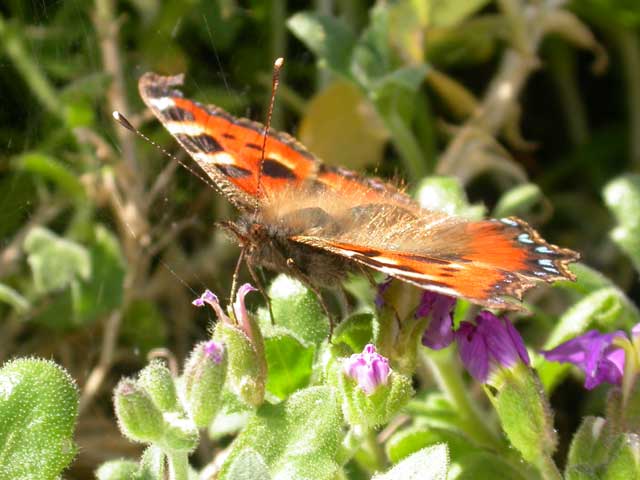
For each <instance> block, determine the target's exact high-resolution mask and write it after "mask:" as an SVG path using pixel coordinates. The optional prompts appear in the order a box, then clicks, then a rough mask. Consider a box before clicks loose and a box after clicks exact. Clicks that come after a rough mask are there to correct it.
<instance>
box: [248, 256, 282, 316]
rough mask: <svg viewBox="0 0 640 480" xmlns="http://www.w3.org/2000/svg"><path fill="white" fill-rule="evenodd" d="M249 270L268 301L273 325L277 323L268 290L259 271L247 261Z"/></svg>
mask: <svg viewBox="0 0 640 480" xmlns="http://www.w3.org/2000/svg"><path fill="white" fill-rule="evenodd" d="M247 270H249V275H251V279H252V280H253V283H255V284H256V288H257V289H258V290H260V293H261V294H262V297H263V298H264V300H265V302H267V308H268V309H269V317H270V318H271V325H273V324H274V323H275V317H274V316H273V309H272V308H271V299H270V298H269V295H267V290H266V289H265V287H264V283H263V282H262V280H261V279H260V277H259V276H258V273H257V272H256V271H255V270H254V269H253V267H252V266H251V264H249V263H248V262H247Z"/></svg>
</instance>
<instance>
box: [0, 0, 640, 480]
mask: <svg viewBox="0 0 640 480" xmlns="http://www.w3.org/2000/svg"><path fill="white" fill-rule="evenodd" d="M639 25H640V6H638V3H637V0H619V1H615V0H582V1H581V0H576V1H573V2H562V1H552V0H546V1H544V0H539V1H530V2H529V1H520V0H500V1H496V2H491V1H488V0H422V1H418V0H413V1H410V0H403V1H386V2H385V1H379V2H364V1H360V0H333V1H332V0H317V1H315V2H284V1H277V0H273V1H265V2H263V1H247V2H240V1H234V0H219V1H214V0H202V1H198V0H181V1H178V0H168V1H159V0H130V1H120V2H116V1H114V0H95V1H84V0H63V1H55V2H54V1H45V0H41V1H31V2H25V1H22V0H4V1H3V2H2V4H1V5H0V145H1V148H0V361H5V360H7V359H9V358H11V357H14V356H29V355H37V356H40V357H45V358H53V359H55V360H56V361H57V362H59V363H60V364H62V365H63V366H64V367H65V368H67V369H68V370H69V372H70V373H71V374H72V376H73V377H74V378H76V379H77V381H78V383H79V386H80V388H81V414H80V420H79V425H78V430H77V441H78V444H79V446H80V453H79V456H78V459H77V460H76V462H75V464H74V466H73V469H72V470H71V472H70V473H69V476H70V477H73V478H83V477H84V476H87V475H89V472H91V471H92V470H93V469H94V468H95V467H96V466H97V465H98V464H100V463H101V462H103V461H104V460H107V459H111V458H114V457H117V456H123V455H126V456H133V455H134V454H135V452H137V448H138V447H136V446H133V445H131V444H130V443H128V442H127V441H126V440H124V439H123V438H122V437H121V436H120V434H119V433H118V431H117V427H116V425H115V423H114V421H113V415H112V411H111V403H110V402H111V390H112V388H113V386H114V384H115V382H116V381H117V380H118V378H119V377H120V376H122V375H125V374H130V373H131V372H133V371H136V370H137V369H139V368H140V366H141V365H143V364H144V362H145V359H146V355H147V354H148V352H150V351H154V349H158V348H165V349H169V350H170V351H171V352H172V353H173V354H174V355H175V356H176V357H177V358H178V359H182V358H183V357H184V355H185V354H186V352H188V350H189V348H190V347H191V345H192V344H193V342H194V341H195V340H197V339H202V338H204V337H205V336H206V334H207V319H206V318H205V317H204V316H203V315H202V314H201V313H200V314H199V315H196V313H197V312H196V311H194V309H192V307H191V304H190V301H191V299H192V298H194V297H195V296H197V294H199V293H200V292H201V291H202V290H203V289H204V288H210V289H211V290H213V291H216V292H218V293H220V294H221V295H222V296H223V297H224V296H225V295H226V294H228V291H229V287H230V281H231V273H230V272H232V270H233V267H234V265H235V260H236V259H237V254H238V250H237V248H236V247H235V246H234V245H233V244H232V243H230V242H229V241H228V240H227V239H226V238H225V237H224V236H223V235H222V234H221V232H219V231H215V230H214V229H213V227H212V225H213V223H214V222H215V221H217V220H220V219H226V218H229V217H230V216H232V215H233V211H232V208H231V207H230V205H229V204H228V202H227V201H226V200H225V199H223V198H221V197H220V196H219V195H217V194H216V193H215V192H214V191H213V190H212V189H210V188H208V187H207V186H206V185H205V184H203V183H202V182H201V181H200V180H199V179H198V178H196V177H195V176H194V175H192V174H191V173H190V172H189V171H187V170H185V169H183V168H181V167H180V166H179V164H178V163H177V161H176V160H172V159H171V158H169V157H167V156H165V155H163V154H162V153H160V152H159V151H158V150H157V149H156V148H155V147H153V146H152V145H150V144H149V143H148V142H145V141H144V140H142V139H140V138H139V137H137V136H135V135H134V134H132V133H131V132H129V131H127V130H124V129H123V128H121V127H119V126H118V125H117V124H115V122H114V121H113V120H112V117H111V112H112V111H113V110H119V111H121V112H123V113H124V114H125V115H126V116H127V117H128V118H129V120H130V121H131V122H132V123H133V124H134V125H135V126H136V127H138V128H140V129H141V130H142V131H143V132H144V133H145V134H147V135H148V136H149V137H150V138H152V139H153V140H154V141H156V142H158V143H159V144H160V145H162V146H164V147H165V148H166V149H167V150H168V151H170V152H172V153H176V155H177V158H178V159H179V160H181V161H182V160H185V161H186V160H187V157H186V154H185V153H184V152H181V151H180V150H179V148H178V147H177V145H176V143H175V142H174V141H172V140H171V139H170V137H169V135H168V134H167V133H166V132H165V131H164V129H163V128H162V127H161V126H160V125H159V123H158V122H157V121H156V120H155V119H154V118H152V116H151V114H150V113H149V112H147V111H146V110H145V109H144V108H143V104H142V101H141V100H140V98H139V97H138V94H137V88H136V84H137V79H138V78H139V77H140V75H142V74H143V73H144V72H147V71H150V70H151V71H156V72H158V73H164V74H176V73H180V72H184V73H186V87H185V91H186V92H187V94H188V95H189V96H191V97H193V98H196V99H198V100H200V101H202V102H205V103H214V104H216V105H219V106H222V107H223V108H225V109H227V110H229V111H230V112H231V113H233V114H234V115H238V116H246V117H250V118H252V119H255V120H260V121H263V120H264V118H265V115H266V113H265V111H266V106H267V105H268V102H269V97H270V88H271V69H272V64H273V60H274V59H275V58H276V57H277V56H284V57H285V68H284V70H283V73H282V78H281V87H280V90H279V91H278V97H277V102H276V110H275V112H274V116H273V126H274V127H276V128H278V129H281V130H285V131H287V132H290V133H292V134H293V135H295V136H296V137H298V138H299V139H300V140H301V141H302V142H303V143H305V144H306V145H307V146H308V147H309V148H310V149H311V150H312V151H313V152H315V153H316V154H318V155H319V156H320V157H321V158H323V159H324V160H325V161H326V162H327V163H331V164H336V165H343V166H346V167H349V168H352V169H355V170H360V171H366V172H368V173H370V174H376V175H380V176H383V177H388V178H394V179H397V180H398V181H401V182H403V183H404V184H406V186H407V187H408V189H409V191H411V192H416V191H419V186H420V185H421V182H424V181H425V178H427V177H429V176H433V175H438V176H448V177H454V178H456V179H457V181H458V182H459V185H461V186H462V187H463V188H464V190H465V191H466V192H467V195H468V197H469V200H470V202H471V203H472V204H478V205H485V206H486V209H484V211H485V212H486V213H487V214H489V215H502V214H517V215H520V216H522V217H523V218H524V219H526V220H527V221H529V222H531V223H532V224H533V225H534V226H535V227H536V228H538V229H540V230H541V232H542V233H543V234H544V236H545V237H546V238H547V239H548V240H549V241H551V242H553V243H558V244H561V245H562V246H565V247H570V248H573V249H575V250H578V251H580V252H581V253H582V255H583V260H584V262H585V263H586V264H587V265H589V266H591V267H593V268H595V269H597V270H599V271H601V272H602V273H604V274H605V275H607V276H608V277H610V278H611V279H612V280H613V281H614V282H615V284H617V285H618V286H619V287H620V288H621V289H622V290H624V291H626V292H627V295H628V296H630V297H631V298H636V299H637V298H638V296H639V293H640V284H639V282H638V276H637V272H636V271H635V270H634V268H633V262H635V263H636V264H637V265H640V257H639V255H640V248H638V246H639V245H640V239H639V238H640V237H638V236H637V235H635V233H638V230H640V220H638V215H637V207H638V206H640V193H639V192H640V180H638V176H636V175H634V172H635V173H638V170H639V169H640V29H639ZM194 168H195V167H194ZM431 181H433V179H431ZM447 182H448V181H443V182H442V181H440V182H439V183H438V182H436V183H437V184H438V185H443V184H444V185H448V183H447ZM453 185H454V186H453V187H451V186H450V187H447V188H456V186H457V184H456V183H454V184H453ZM422 192H424V190H422ZM481 211H483V208H481V207H479V208H476V209H474V210H473V212H471V213H469V212H462V213H468V214H470V215H478V213H480V212H481ZM629 212H631V213H634V212H635V215H632V216H631V217H629V215H628V213H629ZM629 218H631V219H629ZM614 228H615V230H614ZM612 232H613V233H612ZM625 252H626V254H625ZM535 295H536V294H535V293H533V294H532V295H531V297H532V298H534V299H535ZM556 313H558V312H557V311H555V310H554V305H553V303H552V302H551V301H550V302H549V303H548V308H546V310H545V314H544V315H542V314H539V312H536V314H537V315H539V317H540V320H539V321H538V323H535V325H536V326H537V328H542V327H541V325H542V326H544V325H550V324H552V323H553V322H554V318H555V317H554V316H553V315H554V314H556ZM532 337H533V338H534V339H535V338H540V339H543V338H544V332H543V331H538V332H535V331H534V332H533V334H532ZM534 343H535V340H534ZM577 385H579V384H578V383H574V384H572V383H569V384H568V385H565V386H564V387H563V388H561V389H559V390H558V391H556V394H555V395H554V397H553V402H554V405H555V406H556V407H557V409H558V412H557V421H558V424H559V428H560V430H561V432H562V431H564V430H572V429H574V428H575V426H576V424H577V422H578V421H579V418H580V416H581V415H582V414H584V413H585V412H586V411H589V405H584V406H581V407H580V408H577V409H576V408H575V407H574V405H575V404H576V402H578V403H579V399H580V395H581V393H580V390H578V389H577ZM579 404H580V403H579ZM580 405H581V404H580Z"/></svg>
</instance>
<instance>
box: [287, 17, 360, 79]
mask: <svg viewBox="0 0 640 480" xmlns="http://www.w3.org/2000/svg"><path fill="white" fill-rule="evenodd" d="M287 26H288V27H289V30H291V31H292V32H293V34H294V35H295V36H296V37H298V39H299V40H300V41H301V42H303V43H304V44H305V45H306V46H307V48H309V50H311V51H312V52H313V53H314V54H315V56H316V58H317V59H318V62H319V64H320V66H321V67H326V68H330V69H331V70H333V71H335V72H337V73H340V74H341V75H344V76H347V77H348V76H350V74H349V64H350V60H351V51H352V49H353V46H354V44H355V36H354V35H353V33H352V32H351V30H350V29H349V27H348V26H347V25H346V24H345V23H343V22H342V21H341V20H339V19H337V18H335V17H330V16H327V15H318V14H316V13H311V12H301V13H296V14H295V15H293V16H292V17H290V18H289V20H287Z"/></svg>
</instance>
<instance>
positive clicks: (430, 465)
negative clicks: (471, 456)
mask: <svg viewBox="0 0 640 480" xmlns="http://www.w3.org/2000/svg"><path fill="white" fill-rule="evenodd" d="M448 470H449V451H448V449H447V446H446V445H445V444H440V445H434V446H433V447H429V448H425V449H423V450H420V451H418V452H416V453H414V454H413V455H410V456H409V457H407V458H405V459H404V460H402V461H401V462H400V463H399V464H397V465H396V466H395V467H393V468H392V469H391V470H389V471H388V472H386V473H384V474H382V475H375V476H374V477H373V479H372V480H429V479H433V480H445V479H446V478H447V472H448Z"/></svg>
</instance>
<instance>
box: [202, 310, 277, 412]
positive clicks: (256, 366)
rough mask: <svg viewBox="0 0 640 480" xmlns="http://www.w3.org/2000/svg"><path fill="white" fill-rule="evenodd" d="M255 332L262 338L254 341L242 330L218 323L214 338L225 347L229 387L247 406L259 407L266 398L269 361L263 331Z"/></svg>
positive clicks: (257, 330) (256, 330)
mask: <svg viewBox="0 0 640 480" xmlns="http://www.w3.org/2000/svg"><path fill="white" fill-rule="evenodd" d="M252 321H253V320H252ZM253 332H254V333H253V334H254V335H256V336H257V338H258V339H259V341H258V342H257V343H252V341H251V340H250V339H249V338H248V337H247V336H246V335H245V333H244V331H243V330H242V329H240V328H238V327H235V326H232V325H228V324H225V323H218V324H217V325H216V330H215V333H214V338H215V339H217V340H221V341H222V343H224V345H225V347H226V351H227V355H228V366H229V367H228V370H227V375H228V376H229V381H228V385H229V388H230V389H231V391H233V392H234V393H235V394H236V395H237V396H238V397H239V398H240V399H241V400H242V401H243V402H245V403H246V404H247V405H250V406H253V407H257V406H259V405H261V404H262V402H263V401H264V394H265V386H266V380H267V360H266V357H265V353H264V341H263V340H262V335H261V334H260V330H259V329H258V328H256V329H255V330H254V331H253ZM254 338H255V337H254Z"/></svg>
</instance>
